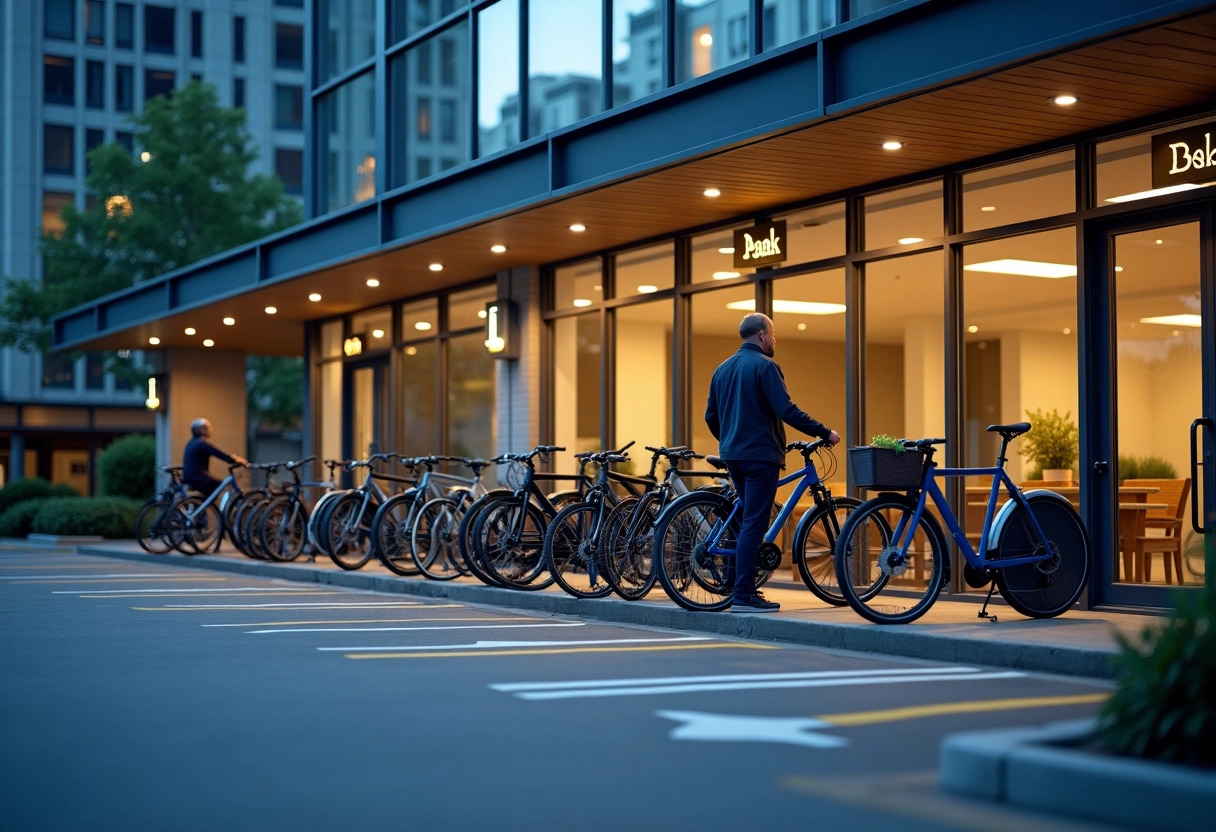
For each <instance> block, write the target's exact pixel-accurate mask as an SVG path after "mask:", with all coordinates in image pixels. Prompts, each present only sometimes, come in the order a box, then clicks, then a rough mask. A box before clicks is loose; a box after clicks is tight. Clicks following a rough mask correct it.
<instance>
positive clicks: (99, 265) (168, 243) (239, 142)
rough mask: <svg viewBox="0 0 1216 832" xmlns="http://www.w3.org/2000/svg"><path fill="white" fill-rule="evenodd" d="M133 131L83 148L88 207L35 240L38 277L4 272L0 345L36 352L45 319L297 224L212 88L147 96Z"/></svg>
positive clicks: (45, 337) (194, 85)
mask: <svg viewBox="0 0 1216 832" xmlns="http://www.w3.org/2000/svg"><path fill="white" fill-rule="evenodd" d="M131 127H132V133H133V135H134V138H135V144H136V146H137V147H138V148H140V149H141V152H140V154H139V155H138V156H132V154H131V153H129V152H128V151H127V149H126V148H125V147H123V146H122V145H121V144H119V143H117V142H111V143H109V144H106V145H102V146H100V147H97V148H95V149H94V150H92V151H90V153H89V164H90V167H91V171H90V173H89V175H88V179H87V180H86V187H87V190H88V193H89V194H90V195H91V196H93V197H95V203H94V205H93V207H91V208H88V209H87V210H84V211H80V210H77V209H76V208H75V207H74V206H71V205H68V206H67V207H65V208H64V209H63V212H62V218H63V223H64V228H63V231H62V232H60V233H46V234H44V235H43V236H42V239H41V241H40V248H41V250H42V254H43V262H44V275H45V277H44V279H43V281H42V283H41V284H38V283H37V282H34V281H28V280H13V279H10V278H6V279H5V291H4V298H3V300H0V346H13V347H17V348H19V349H22V350H25V351H29V352H34V351H45V350H46V349H48V348H49V346H50V326H49V325H50V319H51V318H52V317H53V316H54V315H56V314H58V313H60V312H62V311H64V310H66V309H70V308H71V307H73V306H76V305H78V304H81V303H87V302H88V301H91V300H94V299H96V298H99V297H101V296H102V295H106V294H109V293H111V292H116V291H118V290H121V289H125V288H127V287H129V286H132V285H134V284H135V283H138V282H139V281H142V280H147V279H149V278H152V277H156V276H157V275H160V274H164V273H165V272H169V271H172V270H174V269H177V268H180V267H182V266H186V265H189V264H190V263H194V262H196V261H198V260H202V259H203V258H206V257H210V256H212V255H215V254H219V253H220V252H223V251H226V250H228V249H231V248H233V247H235V246H239V245H241V244H243V243H247V242H250V241H251V240H255V239H257V238H259V237H262V236H264V235H266V234H268V233H270V232H272V231H275V230H278V229H280V228H285V227H287V226H289V225H292V224H295V223H297V222H299V221H300V218H301V213H300V208H299V205H298V204H297V203H296V202H295V200H293V199H291V198H290V197H288V196H286V195H284V193H283V186H282V183H281V182H280V181H279V180H278V179H277V178H275V177H271V176H264V175H261V174H250V173H249V166H250V164H251V163H253V161H254V160H255V159H257V155H258V154H257V151H256V150H255V149H254V147H253V146H252V145H251V138H250V136H249V133H248V131H247V130H246V128H245V115H244V112H243V111H241V110H235V109H231V108H227V107H222V106H220V104H219V98H218V96H217V95H216V91H215V87H214V86H213V85H211V84H204V83H201V82H197V81H192V82H190V83H189V84H186V85H185V86H183V87H179V88H178V89H176V90H174V91H173V94H172V95H171V96H169V97H163V96H158V97H156V98H154V99H152V100H151V101H149V102H148V103H147V105H146V107H145V109H144V111H143V112H142V113H140V114H139V115H136V116H135V117H133V118H132V120H131ZM145 159H146V161H145Z"/></svg>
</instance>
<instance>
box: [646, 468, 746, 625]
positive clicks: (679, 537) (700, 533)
mask: <svg viewBox="0 0 1216 832" xmlns="http://www.w3.org/2000/svg"><path fill="white" fill-rule="evenodd" d="M732 507H733V504H732V503H731V501H730V500H728V499H726V498H725V497H723V496H721V495H720V494H715V493H713V492H711V491H694V492H692V493H691V494H685V495H684V496H683V497H681V498H680V499H679V500H677V501H676V502H674V503H672V504H671V505H669V506H668V507H667V509H666V510H665V511H664V512H663V514H662V517H661V518H660V520H659V525H658V528H656V529H655V532H654V554H653V557H654V563H655V571H656V572H657V573H658V576H659V583H661V584H662V585H663V589H664V590H665V591H666V592H667V595H668V596H669V597H670V598H671V600H673V601H675V602H676V603H677V604H679V605H680V606H681V607H683V608H684V609H686V610H694V611H707V610H723V609H726V608H727V607H728V606H730V598H731V593H732V591H733V590H734V584H735V538H736V536H737V535H738V533H739V529H738V523H737V522H733V523H730V524H729V527H728V525H727V518H728V517H730V512H731V508H732ZM711 547H712V551H711Z"/></svg>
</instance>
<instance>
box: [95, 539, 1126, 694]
mask: <svg viewBox="0 0 1216 832" xmlns="http://www.w3.org/2000/svg"><path fill="white" fill-rule="evenodd" d="M77 551H78V552H80V553H81V554H88V555H101V556H103V557H111V558H119V559H123V560H134V561H139V562H143V563H165V562H166V560H167V559H169V560H171V561H172V563H173V564H175V565H178V566H189V567H193V568H197V569H209V570H214V571H220V572H235V573H239V574H246V575H259V576H261V577H268V578H278V579H281V580H287V581H299V582H303V583H321V584H327V585H331V586H339V587H345V588H347V589H360V590H366V591H370V592H384V593H393V594H402V595H416V596H421V597H426V598H446V599H449V600H453V601H463V602H467V603H474V604H487V605H491V606H500V607H510V608H514V609H520V610H529V611H539V612H547V613H552V614H557V615H572V616H578V617H583V618H589V619H594V620H597V621H609V622H615V623H620V624H638V625H644V626H652V627H664V628H668V629H673V630H684V631H691V632H701V633H714V634H717V635H723V636H731V637H736V638H743V639H759V640H763V641H777V642H790V643H795V644H805V645H810V646H815V647H823V648H827V649H835V650H849V651H856V652H863V653H882V654H885V655H896V656H900V657H903V658H914V659H929V660H933V661H943V662H957V663H963V664H980V665H989V666H995V667H1010V668H1017V669H1019V670H1027V671H1033V672H1040V673H1055V674H1062V675H1068V676H1083V677H1088V678H1099V679H1105V678H1110V676H1111V668H1110V662H1109V659H1110V653H1109V651H1106V650H1100V649H1095V648H1091V647H1070V646H1063V645H1058V644H1029V643H1018V642H1010V641H997V640H990V639H985V640H976V639H968V638H959V637H953V636H951V635H949V634H942V633H934V632H929V631H926V630H923V629H919V628H917V627H915V626H912V625H909V626H906V627H879V626H876V625H871V624H868V623H866V622H861V621H858V622H856V623H849V624H842V623H837V622H823V621H809V620H806V619H798V618H790V617H786V616H757V615H730V614H723V613H694V612H688V611H687V610H683V609H680V608H679V607H677V606H675V605H674V604H654V603H646V602H629V601H622V600H619V599H613V598H600V599H595V600H583V599H579V598H572V597H570V596H568V595H565V594H560V593H554V592H520V591H518V590H510V589H501V588H498V587H489V586H482V585H475V584H468V583H454V582H452V583H449V582H445V581H430V580H414V579H409V578H400V577H397V576H395V575H385V574H372V573H366V572H359V571H355V572H347V571H341V570H334V569H322V568H312V567H309V566H307V565H305V564H298V563H268V562H265V561H256V560H249V559H244V558H240V559H237V558H224V557H208V556H194V557H187V556H184V555H177V554H170V555H150V554H147V553H144V552H132V551H118V550H115V549H112V548H104V547H93V546H87V545H86V546H78V547H77Z"/></svg>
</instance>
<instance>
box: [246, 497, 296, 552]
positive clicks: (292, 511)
mask: <svg viewBox="0 0 1216 832" xmlns="http://www.w3.org/2000/svg"><path fill="white" fill-rule="evenodd" d="M307 523H308V517H307V514H306V511H305V509H304V504H303V503H301V502H300V501H299V500H293V499H291V498H290V497H276V498H275V499H274V500H273V501H272V502H271V503H270V508H268V509H267V510H266V518H265V520H264V521H263V522H262V525H261V527H260V528H259V529H258V535H259V538H260V542H261V544H262V550H263V551H264V552H265V553H266V554H267V555H268V556H269V557H270V559H271V560H275V561H279V562H280V563H286V562H288V561H293V560H295V559H296V558H298V557H299V556H300V553H301V552H303V551H304V537H305V535H306V534H307V532H306V531H305V526H306V525H307Z"/></svg>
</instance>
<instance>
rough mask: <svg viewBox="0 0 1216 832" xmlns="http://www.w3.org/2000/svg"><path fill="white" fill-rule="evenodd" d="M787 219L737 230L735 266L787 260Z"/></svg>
mask: <svg viewBox="0 0 1216 832" xmlns="http://www.w3.org/2000/svg"><path fill="white" fill-rule="evenodd" d="M785 257H786V254H785V220H776V221H774V222H766V223H761V224H760V225H755V226H752V227H751V228H740V229H737V230H736V231H735V267H736V268H745V267H750V268H753V269H754V268H756V267H758V266H770V265H772V264H773V263H783V262H785Z"/></svg>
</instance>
